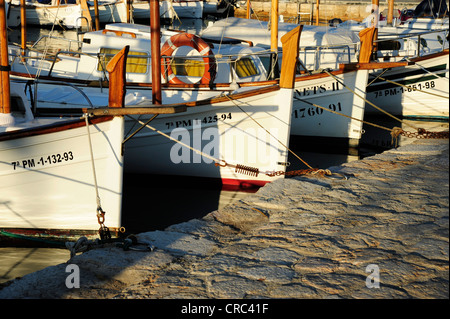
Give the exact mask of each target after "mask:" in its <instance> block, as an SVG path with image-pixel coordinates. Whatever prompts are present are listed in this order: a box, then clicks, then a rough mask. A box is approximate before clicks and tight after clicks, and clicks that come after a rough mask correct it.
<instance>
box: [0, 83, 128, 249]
mask: <svg viewBox="0 0 450 319" xmlns="http://www.w3.org/2000/svg"><path fill="white" fill-rule="evenodd" d="M20 91H22V87H21V86H20V87H17V86H15V85H12V92H11V93H12V99H11V100H12V102H13V104H12V110H11V113H10V114H11V117H12V118H13V119H14V120H13V123H10V124H6V123H2V124H3V125H0V158H1V160H0V185H1V186H0V190H1V192H2V193H1V195H0V241H1V238H2V237H7V238H9V239H17V240H23V239H31V240H35V241H39V242H44V243H47V244H49V243H53V242H55V241H61V240H62V241H66V240H73V239H76V238H78V237H79V236H88V237H90V238H91V237H93V236H94V237H97V236H98V234H99V233H98V231H99V228H100V225H99V222H98V219H97V213H98V211H97V208H98V203H97V201H96V191H98V195H99V198H101V203H102V205H101V208H102V210H103V211H104V212H106V214H105V216H104V218H105V225H107V227H108V228H109V230H110V232H111V234H116V235H117V233H118V231H119V228H120V227H121V226H122V225H121V204H122V169H123V157H122V153H121V145H122V139H123V118H121V117H101V118H98V119H94V120H89V123H88V125H86V123H85V120H84V119H68V118H66V119H56V118H52V119H49V118H48V119H44V118H33V116H32V113H31V110H30V106H29V103H28V101H27V100H24V99H23V98H24V97H23V93H22V94H20V93H21V92H20ZM22 92H23V91H22ZM6 114H7V113H6ZM0 115H3V114H0ZM89 140H90V141H91V143H92V149H90V147H89ZM91 155H92V156H93V157H92V158H91ZM92 165H95V169H96V170H95V176H94V174H93V171H92ZM95 179H96V181H95Z"/></svg>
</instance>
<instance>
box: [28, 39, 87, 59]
mask: <svg viewBox="0 0 450 319" xmlns="http://www.w3.org/2000/svg"><path fill="white" fill-rule="evenodd" d="M47 41H49V42H52V46H53V47H54V46H55V44H54V43H55V42H57V41H58V43H59V42H61V43H67V45H65V46H64V47H63V49H64V50H65V51H75V52H74V53H76V54H79V53H80V51H81V48H82V46H83V41H81V40H79V38H78V36H77V40H74V39H68V38H62V37H55V36H53V35H48V34H46V35H41V36H40V37H39V38H38V39H37V40H36V41H35V42H34V43H33V45H32V46H31V47H30V49H31V50H34V51H42V49H43V48H48V45H47ZM43 42H44V44H42V43H43ZM74 47H75V49H74Z"/></svg>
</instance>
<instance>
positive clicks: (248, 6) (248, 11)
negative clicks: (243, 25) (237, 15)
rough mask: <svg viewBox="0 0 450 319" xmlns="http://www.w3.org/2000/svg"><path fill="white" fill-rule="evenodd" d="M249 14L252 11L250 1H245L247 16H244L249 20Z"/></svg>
mask: <svg viewBox="0 0 450 319" xmlns="http://www.w3.org/2000/svg"><path fill="white" fill-rule="evenodd" d="M251 12H252V9H251V8H250V0H247V16H246V18H247V19H250V17H251V15H252V14H251Z"/></svg>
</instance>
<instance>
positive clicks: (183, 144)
mask: <svg viewBox="0 0 450 319" xmlns="http://www.w3.org/2000/svg"><path fill="white" fill-rule="evenodd" d="M130 118H131V117H130ZM132 119H133V120H135V121H136V122H138V123H139V124H141V125H142V127H147V128H149V129H150V130H152V131H154V132H156V133H158V134H160V135H162V136H164V137H166V138H168V139H169V140H171V141H173V142H175V143H178V144H180V145H182V146H184V147H187V148H188V149H190V150H191V151H193V152H196V153H197V154H199V155H202V156H204V157H206V158H208V159H210V160H212V161H214V162H217V163H220V162H225V161H224V160H220V159H218V158H215V157H213V156H211V155H209V154H206V153H203V152H202V151H200V150H197V149H195V148H193V147H191V146H190V145H187V144H185V143H183V142H181V141H179V140H177V139H176V138H173V137H172V136H170V135H167V134H166V133H164V132H162V131H160V130H158V129H156V128H154V127H153V126H151V125H149V124H148V123H149V122H147V123H144V122H143V121H141V120H139V119H135V118H132Z"/></svg>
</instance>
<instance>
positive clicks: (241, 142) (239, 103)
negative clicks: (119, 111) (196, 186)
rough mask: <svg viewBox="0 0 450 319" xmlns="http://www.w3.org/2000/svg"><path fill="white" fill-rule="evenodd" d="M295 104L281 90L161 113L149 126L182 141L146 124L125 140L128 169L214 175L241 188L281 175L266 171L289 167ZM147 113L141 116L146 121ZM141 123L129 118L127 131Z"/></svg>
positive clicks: (284, 90) (285, 92) (286, 92)
mask: <svg viewBox="0 0 450 319" xmlns="http://www.w3.org/2000/svg"><path fill="white" fill-rule="evenodd" d="M283 102H284V103H283ZM278 105H285V106H286V107H279V106H278ZM291 105H292V90H287V89H278V90H268V92H266V93H261V94H253V95H251V96H248V97H241V98H238V99H236V100H232V101H231V100H224V101H223V102H219V103H213V104H210V105H203V106H195V107H191V108H188V110H187V112H185V113H182V114H180V115H160V116H158V117H157V118H156V119H154V120H153V121H152V122H151V123H150V125H151V126H152V127H153V128H154V129H156V130H158V131H160V132H162V133H164V134H166V135H168V136H171V137H172V138H174V139H176V140H179V141H180V142H182V143H184V145H181V144H179V143H177V142H174V141H173V140H170V139H169V138H167V137H165V136H163V135H162V134H160V133H157V132H155V131H153V130H151V129H149V128H145V129H144V130H141V131H140V132H139V133H138V134H136V135H135V136H133V138H132V139H130V140H129V141H128V142H126V143H125V156H126V160H125V171H126V172H130V173H141V174H163V175H179V176H192V177H205V178H214V179H220V180H221V181H222V184H224V185H234V186H242V187H249V186H263V185H264V184H266V183H268V182H271V181H274V180H276V179H277V178H281V177H283V176H282V175H280V176H268V175H265V174H263V172H267V171H282V172H284V170H285V167H286V162H287V155H288V151H287V149H286V147H285V146H287V145H288V143H289V131H290V115H291V110H292V109H291ZM146 118H147V117H142V118H141V119H140V120H141V121H142V122H145V121H146ZM137 127H138V126H137V125H136V123H135V122H134V120H129V121H127V122H126V129H125V130H126V132H130V131H132V128H133V129H136V128H137ZM200 152H201V153H200ZM214 159H219V160H221V162H220V164H225V162H226V163H228V164H231V165H236V164H241V165H244V166H246V167H253V168H257V169H258V170H259V172H260V173H259V174H257V175H256V174H255V173H254V172H253V171H248V170H245V169H241V170H240V169H237V170H236V167H233V166H226V165H223V166H220V165H215V160H214ZM223 161H225V162H223Z"/></svg>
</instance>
